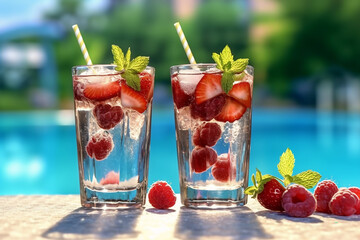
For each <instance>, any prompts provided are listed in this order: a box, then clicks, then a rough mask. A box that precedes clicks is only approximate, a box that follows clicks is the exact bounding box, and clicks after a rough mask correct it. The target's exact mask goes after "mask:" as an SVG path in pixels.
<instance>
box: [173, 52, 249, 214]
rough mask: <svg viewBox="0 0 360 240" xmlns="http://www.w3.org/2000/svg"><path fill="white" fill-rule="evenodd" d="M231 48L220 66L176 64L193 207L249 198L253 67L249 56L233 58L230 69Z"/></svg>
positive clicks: (184, 187)
mask: <svg viewBox="0 0 360 240" xmlns="http://www.w3.org/2000/svg"><path fill="white" fill-rule="evenodd" d="M224 51H225V52H224ZM228 52H230V49H229V48H228V47H226V48H225V49H224V50H223V52H222V53H221V54H220V55H217V57H216V56H215V59H216V60H218V59H219V58H223V59H219V60H220V61H216V62H218V64H185V65H178V66H173V67H171V68H170V72H171V85H172V91H173V100H174V112H175V126H176V138H177V152H178V165H179V177H180V194H181V202H182V204H184V205H185V206H188V207H193V208H228V207H237V206H241V205H244V204H245V203H246V201H247V198H246V195H245V194H244V190H245V188H246V187H247V185H248V171H249V155H250V136H251V102H252V101H251V100H252V89H253V68H252V67H251V66H248V65H247V61H248V60H247V59H240V60H242V62H240V61H239V60H237V61H233V60H232V58H231V59H230V60H229V62H230V63H231V64H232V68H231V65H228V66H227V67H226V66H225V67H224V66H223V65H222V63H221V61H222V62H224V63H226V61H225V60H226V59H224V58H226V54H227V53H228ZM230 56H231V57H232V55H231V52H230ZM240 65H241V66H240ZM219 68H220V69H219ZM230 70H231V71H230Z"/></svg>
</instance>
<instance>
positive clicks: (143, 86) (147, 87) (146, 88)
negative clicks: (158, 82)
mask: <svg viewBox="0 0 360 240" xmlns="http://www.w3.org/2000/svg"><path fill="white" fill-rule="evenodd" d="M140 94H141V95H142V96H143V97H144V98H145V99H146V100H147V101H149V100H150V99H151V98H152V97H153V95H154V77H153V76H152V75H151V74H150V73H148V72H142V73H140Z"/></svg>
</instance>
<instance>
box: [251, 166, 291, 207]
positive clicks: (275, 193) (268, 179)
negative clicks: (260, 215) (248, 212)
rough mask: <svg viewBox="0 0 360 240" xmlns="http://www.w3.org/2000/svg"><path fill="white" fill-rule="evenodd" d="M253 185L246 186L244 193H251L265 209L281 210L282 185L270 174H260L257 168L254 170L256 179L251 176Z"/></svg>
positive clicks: (283, 189)
mask: <svg viewBox="0 0 360 240" xmlns="http://www.w3.org/2000/svg"><path fill="white" fill-rule="evenodd" d="M252 180H253V183H254V186H251V187H248V188H247V189H246V190H245V194H248V195H252V196H253V198H257V200H258V201H259V203H260V204H261V205H262V206H263V207H264V208H266V209H269V210H273V211H283V210H284V209H283V207H282V205H281V199H282V195H283V192H284V191H285V188H284V186H283V185H282V184H281V183H279V182H278V181H277V180H276V179H275V178H273V177H272V176H270V175H264V176H262V175H261V172H260V171H259V170H256V179H255V177H254V176H253V178H252Z"/></svg>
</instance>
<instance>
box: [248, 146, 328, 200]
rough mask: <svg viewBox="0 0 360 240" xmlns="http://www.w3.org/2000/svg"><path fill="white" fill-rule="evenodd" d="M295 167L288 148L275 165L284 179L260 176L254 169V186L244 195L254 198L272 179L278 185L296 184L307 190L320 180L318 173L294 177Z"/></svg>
mask: <svg viewBox="0 0 360 240" xmlns="http://www.w3.org/2000/svg"><path fill="white" fill-rule="evenodd" d="M294 167H295V157H294V154H293V153H292V152H291V150H290V149H289V148H288V149H286V151H285V152H284V153H283V154H282V155H281V157H280V161H279V164H278V165H277V168H278V171H279V173H280V175H281V176H282V177H283V178H284V179H280V178H277V177H275V176H271V175H269V174H266V175H262V174H261V172H260V171H259V170H258V169H256V175H255V176H254V174H253V175H252V178H251V179H252V182H253V184H254V186H250V187H248V188H246V190H245V194H248V195H252V196H253V198H256V196H257V195H258V194H260V193H261V192H262V191H263V190H264V185H265V183H267V182H268V181H270V180H271V179H272V178H275V179H276V180H278V181H279V182H280V183H282V184H283V185H285V187H287V186H288V185H290V184H291V183H297V184H300V185H302V186H304V187H305V188H307V189H310V188H313V187H314V186H315V185H316V184H317V183H318V182H319V180H320V179H321V175H320V174H319V173H318V172H315V171H312V170H307V171H304V172H301V173H298V174H296V175H293V170H294Z"/></svg>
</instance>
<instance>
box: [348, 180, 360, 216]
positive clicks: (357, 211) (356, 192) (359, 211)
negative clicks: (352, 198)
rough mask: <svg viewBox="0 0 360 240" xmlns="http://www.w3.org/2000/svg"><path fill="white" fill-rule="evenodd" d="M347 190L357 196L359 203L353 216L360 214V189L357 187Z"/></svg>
mask: <svg viewBox="0 0 360 240" xmlns="http://www.w3.org/2000/svg"><path fill="white" fill-rule="evenodd" d="M349 190H350V191H351V192H353V193H355V194H356V196H358V198H359V201H358V204H357V206H356V213H355V214H360V188H358V187H349Z"/></svg>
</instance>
